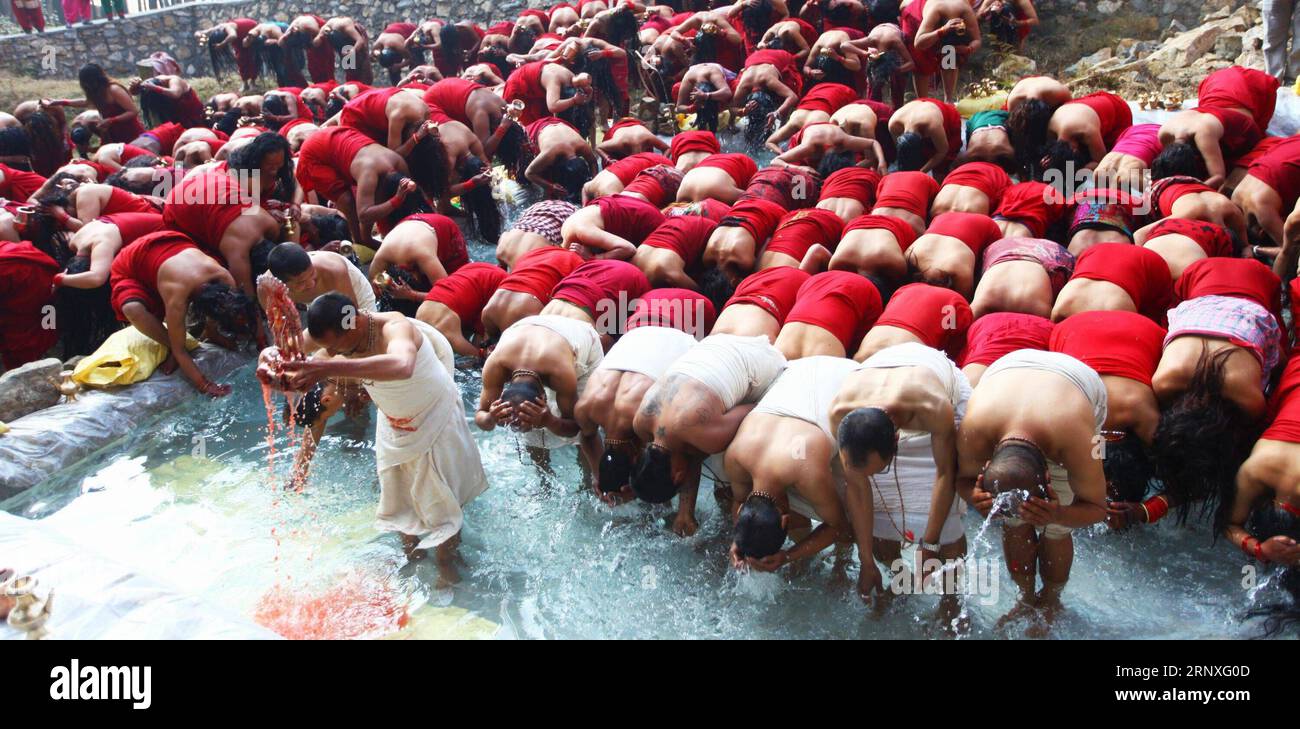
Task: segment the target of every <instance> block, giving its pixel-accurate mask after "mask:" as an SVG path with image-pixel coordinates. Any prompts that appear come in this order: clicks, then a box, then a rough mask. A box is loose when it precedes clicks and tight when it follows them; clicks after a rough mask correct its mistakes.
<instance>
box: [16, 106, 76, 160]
mask: <svg viewBox="0 0 1300 729" xmlns="http://www.w3.org/2000/svg"><path fill="white" fill-rule="evenodd" d="M22 128H23V131H25V132H26V133H27V138H28V140H29V144H30V145H31V158H32V169H34V170H35V171H37V172H40V173H41V174H49V173H51V172H53V171H54V170H56V169H58V168H59V166H60V165H62V164H63V163H64V161H65V159H66V158H65V156H64V155H65V154H66V152H67V150H66V148H65V147H64V144H65V143H64V141H63V132H62V131H60V128H59V124H58V122H57V121H56V120H55V118H54V117H53V116H52V115H50V114H49V113H48V112H44V111H37V112H34V113H33V114H32V115H31V116H29V117H27V119H26V120H24V121H23V127H22Z"/></svg>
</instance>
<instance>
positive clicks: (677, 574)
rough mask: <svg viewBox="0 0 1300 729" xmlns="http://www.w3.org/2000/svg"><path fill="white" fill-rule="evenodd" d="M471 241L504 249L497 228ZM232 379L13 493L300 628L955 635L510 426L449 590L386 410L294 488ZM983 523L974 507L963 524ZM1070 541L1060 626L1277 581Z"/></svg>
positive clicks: (1203, 632)
mask: <svg viewBox="0 0 1300 729" xmlns="http://www.w3.org/2000/svg"><path fill="white" fill-rule="evenodd" d="M763 161H765V160H760V162H763ZM526 202H527V201H520V203H521V204H520V205H519V206H517V207H516V210H517V209H520V208H522V206H523V204H526ZM508 222H509V221H507V223H508ZM471 255H472V257H473V258H474V259H476V260H492V251H491V249H490V248H489V247H488V246H486V245H483V244H482V243H473V242H472V243H471ZM228 381H230V382H232V383H234V384H235V385H236V388H235V393H234V394H233V395H231V396H230V397H228V398H225V399H223V400H219V401H208V400H202V399H199V398H193V399H191V400H190V401H189V402H188V403H187V404H186V405H184V406H183V407H181V408H179V409H177V410H175V411H172V412H169V413H167V414H165V415H162V416H160V417H159V418H158V419H157V420H156V421H155V422H154V423H152V424H151V425H149V426H148V427H146V428H141V429H140V430H139V431H137V432H135V433H134V434H133V435H131V436H130V437H128V438H126V439H124V440H122V441H119V442H117V443H115V444H113V445H112V446H110V447H109V448H107V449H106V450H104V451H101V452H100V453H97V454H96V455H95V456H94V457H92V458H90V459H87V460H86V461H85V462H83V463H81V464H79V465H76V466H73V467H71V468H68V469H66V470H65V471H63V472H61V473H59V474H58V475H56V476H55V477H53V478H51V479H48V480H46V481H45V482H43V483H42V484H40V485H39V486H37V487H35V488H33V489H31V490H29V491H27V492H25V493H23V494H20V495H19V496H16V497H14V498H11V499H9V500H8V501H4V502H0V509H3V510H5V511H8V512H11V513H13V514H16V515H18V516H22V517H26V518H30V519H36V520H40V521H41V522H42V523H44V524H47V525H49V526H51V527H53V528H57V529H58V530H60V531H63V532H66V533H71V534H77V535H81V537H82V538H83V539H84V541H86V542H87V543H90V544H93V545H94V547H95V549H97V550H98V551H101V552H102V553H103V554H104V555H105V556H107V557H109V558H112V559H115V560H117V561H120V562H122V563H124V564H129V565H131V566H132V567H133V568H134V569H136V570H138V571H140V572H142V573H146V574H148V575H150V576H151V577H155V578H158V579H159V580H161V581H164V582H166V583H168V584H171V585H174V586H176V587H177V588H179V589H180V590H183V591H185V592H188V593H191V594H194V595H197V596H198V597H200V598H202V599H204V600H206V601H209V602H211V603H214V604H216V605H219V606H221V607H223V608H225V609H228V610H230V611H232V612H234V613H236V614H239V615H242V616H244V617H247V618H249V619H252V620H255V621H257V622H259V623H261V624H263V625H266V626H268V627H271V628H272V629H274V630H276V631H277V632H279V633H281V634H283V635H286V636H289V637H381V636H388V635H395V636H397V637H488V636H492V637H519V638H602V639H609V638H922V637H933V636H937V635H940V632H939V631H938V630H937V629H936V628H935V626H934V624H933V622H932V621H931V620H930V615H931V614H932V613H933V611H934V608H935V606H936V604H937V598H935V597H933V596H916V597H908V598H903V599H900V600H898V601H896V602H895V603H894V604H893V605H892V606H891V607H890V608H889V609H888V610H887V611H886V612H885V613H884V614H882V615H878V616H871V615H868V611H867V610H866V609H865V608H864V606H862V604H861V603H860V602H859V601H858V600H857V598H856V597H855V596H854V595H853V591H852V589H851V588H848V587H845V586H840V585H837V584H834V583H833V581H832V574H831V569H830V566H831V559H832V558H831V556H830V555H829V553H827V554H825V555H823V556H822V557H821V558H819V559H818V560H815V561H814V563H813V564H812V565H811V566H810V567H809V568H808V569H807V570H805V571H804V573H802V574H800V575H798V576H794V577H790V576H789V575H784V574H783V575H780V576H771V575H739V574H737V573H735V572H734V571H733V570H731V569H730V568H729V567H728V565H727V555H726V552H727V546H728V544H729V541H730V540H729V527H728V524H727V519H726V518H725V517H724V515H723V514H721V513H720V512H719V509H718V507H717V505H716V504H715V503H714V502H713V500H712V499H711V498H710V497H709V496H708V494H709V493H710V488H709V485H708V484H704V485H702V487H701V494H702V496H701V498H700V503H699V522H700V529H699V531H698V533H697V534H696V535H695V536H693V537H691V538H688V539H681V538H678V537H675V536H673V535H672V534H671V532H669V531H668V529H667V526H666V523H667V522H668V521H669V520H670V519H671V514H672V511H671V510H670V509H668V508H665V507H648V506H644V505H627V506H623V507H619V508H618V509H613V510H611V509H609V508H607V507H605V506H603V505H601V504H599V503H598V502H597V501H596V500H595V499H594V498H593V497H592V496H591V495H590V494H589V493H587V492H586V491H585V490H584V489H583V488H582V486H581V473H580V471H579V469H578V468H577V466H576V460H577V452H576V449H574V448H567V449H562V450H560V451H556V452H555V453H554V454H553V458H552V464H553V473H551V474H545V475H544V474H542V473H541V472H539V471H538V469H537V468H536V467H535V466H533V465H532V463H531V462H529V461H528V459H527V457H526V455H524V453H523V451H522V449H521V447H520V446H519V444H518V443H517V441H516V438H515V437H514V436H513V435H511V434H509V433H508V432H505V431H502V430H498V431H496V432H493V433H481V432H478V431H477V430H476V429H473V428H471V430H472V431H473V432H474V433H475V437H476V440H477V442H478V445H479V447H480V450H481V453H482V457H483V461H484V465H485V467H486V470H487V472H488V475H489V479H490V483H491V488H490V489H489V490H488V491H487V492H486V493H485V494H483V495H482V496H480V497H479V498H478V499H477V500H475V501H474V502H473V503H472V504H471V505H470V507H469V508H468V509H467V513H466V529H465V531H464V535H463V536H464V542H463V546H462V548H461V553H462V555H463V557H464V559H465V564H464V566H463V567H462V569H461V573H462V581H461V582H460V583H459V584H458V585H457V586H455V587H454V588H451V589H446V590H440V589H437V588H436V587H435V584H436V581H437V580H436V573H435V571H434V569H433V567H432V565H431V564H428V563H427V562H426V563H415V564H411V563H408V562H407V561H406V559H405V558H404V557H403V554H402V550H401V547H400V545H399V542H398V539H397V537H396V536H395V535H392V534H383V533H379V532H377V531H376V530H375V529H374V528H373V514H374V509H375V504H376V501H377V494H378V485H377V480H376V476H375V468H374V456H373V451H372V438H373V431H374V423H373V415H371V416H370V417H368V418H365V419H363V420H360V421H348V420H346V419H344V418H343V417H342V416H341V415H340V416H336V418H335V420H334V421H332V422H331V424H330V426H329V428H328V429H327V432H326V437H325V439H324V442H323V443H322V445H321V448H320V449H319V452H318V454H317V457H316V462H315V465H314V467H313V471H312V474H313V475H312V478H311V480H310V482H309V485H308V487H307V488H306V490H305V491H304V492H303V493H291V492H285V491H283V490H282V489H281V488H280V487H279V484H280V483H282V482H283V481H284V479H285V476H286V474H287V472H288V468H289V465H290V460H291V459H290V456H289V455H288V452H287V448H288V443H287V442H286V440H285V439H284V438H283V437H282V438H280V439H279V440H278V441H277V443H276V449H277V450H278V455H277V457H276V459H275V465H274V468H273V469H270V468H269V467H268V461H269V456H270V450H271V448H270V446H269V445H268V442H267V439H266V410H265V408H264V405H263V402H262V399H261V393H260V390H259V388H258V386H257V384H256V382H255V380H254V378H253V375H252V369H251V365H250V366H245V367H244V368H242V369H240V370H238V371H237V372H236V373H235V374H234V376H232V377H231V378H230V379H229V380H228ZM457 382H458V384H459V385H460V388H461V392H462V393H463V395H464V398H465V404H466V410H467V412H472V411H473V409H474V407H475V406H476V404H477V393H478V390H479V381H478V375H477V373H476V372H473V371H469V370H463V371H460V372H459V373H458V374H457ZM980 526H981V522H980V520H979V519H978V517H977V516H975V515H974V514H968V515H967V535H968V537H972V536H974V535H975V534H976V533H977V531H978V530H979V528H980ZM998 543H999V534H998V528H997V527H996V526H994V527H992V528H991V529H989V530H988V532H987V534H986V535H985V537H984V538H983V539H981V540H979V541H977V542H973V543H972V554H973V555H974V556H975V557H978V558H980V559H982V560H985V562H984V563H983V564H982V566H981V569H980V572H981V574H982V575H983V576H985V577H987V578H992V579H993V580H994V582H992V586H995V587H997V588H999V589H997V590H996V591H995V592H996V595H995V597H989V596H987V595H981V596H973V597H971V598H969V599H968V600H967V601H966V605H967V609H968V610H969V614H970V617H971V631H970V636H971V637H973V638H993V637H1003V636H1006V637H1018V636H1019V635H1021V634H1022V633H1023V627H1024V626H1023V625H1017V626H1012V628H1011V629H1010V630H1008V631H1005V632H1004V631H999V630H996V629H995V628H994V624H995V622H996V621H997V619H998V618H999V617H1000V616H1001V615H1003V614H1004V613H1006V612H1007V611H1008V610H1009V609H1010V608H1011V607H1012V604H1013V601H1014V597H1015V595H1014V592H1015V591H1014V587H1013V585H1012V584H1011V582H1010V580H1009V578H1008V577H1007V575H1006V572H1005V566H1004V565H1003V563H1002V558H1001V549H1000V547H999V546H998ZM1075 549H1076V559H1075V563H1074V569H1073V574H1072V579H1071V582H1070V585H1069V587H1068V588H1067V590H1066V593H1065V598H1064V599H1065V604H1066V611H1065V613H1064V614H1063V615H1062V617H1061V618H1060V620H1059V622H1058V625H1057V627H1056V629H1055V630H1054V632H1053V635H1054V636H1056V637H1063V638H1223V637H1245V636H1250V635H1254V634H1256V632H1257V630H1258V627H1257V626H1256V625H1254V624H1250V623H1243V622H1242V621H1243V615H1244V613H1245V612H1246V611H1247V610H1248V609H1249V607H1250V606H1251V605H1252V604H1257V603H1258V602H1265V601H1270V600H1271V599H1272V597H1273V596H1272V594H1271V593H1272V591H1271V590H1270V589H1269V587H1268V586H1267V585H1266V584H1265V586H1264V587H1262V588H1260V589H1258V590H1249V589H1247V587H1248V584H1249V583H1248V580H1247V579H1246V578H1247V577H1249V575H1246V574H1244V573H1243V564H1244V560H1243V559H1242V558H1241V557H1239V556H1238V555H1236V554H1234V553H1233V552H1232V550H1230V549H1229V548H1227V547H1225V546H1224V545H1223V544H1222V543H1220V544H1218V545H1214V544H1212V543H1211V540H1210V536H1209V532H1208V529H1206V527H1204V526H1203V525H1195V526H1192V527H1188V528H1179V527H1176V526H1174V525H1173V524H1170V523H1164V524H1161V525H1159V526H1157V527H1154V528H1149V529H1142V530H1138V531H1134V532H1132V533H1128V534H1113V533H1110V532H1108V531H1107V530H1106V529H1105V528H1104V527H1094V528H1092V529H1089V530H1081V532H1080V533H1078V534H1077V535H1076V547H1075ZM850 577H851V578H855V577H856V570H851V573H850ZM1263 577H1264V576H1263V575H1261V576H1260V579H1261V581H1263ZM56 618H57V616H56ZM54 627H55V628H56V629H57V622H56V623H55V624H54Z"/></svg>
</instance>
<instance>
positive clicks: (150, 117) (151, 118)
mask: <svg viewBox="0 0 1300 729" xmlns="http://www.w3.org/2000/svg"><path fill="white" fill-rule="evenodd" d="M144 83H146V84H149V85H150V86H156V87H161V86H162V85H161V84H159V83H157V82H156V81H154V79H146V80H145V81H144ZM139 104H140V116H142V117H144V123H145V126H147V127H150V128H153V127H156V126H158V125H160V124H164V123H166V122H174V121H178V120H177V119H176V113H175V111H174V110H173V107H172V101H171V99H169V98H167V96H165V95H164V94H151V93H147V92H144V91H141V92H140V101H139Z"/></svg>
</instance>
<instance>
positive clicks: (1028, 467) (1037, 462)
mask: <svg viewBox="0 0 1300 729" xmlns="http://www.w3.org/2000/svg"><path fill="white" fill-rule="evenodd" d="M1046 472H1047V457H1046V456H1044V455H1043V452H1042V451H1041V450H1039V449H1038V447H1037V446H1035V445H1033V444H1032V443H1028V442H1025V441H1019V440H1011V441H1004V442H1002V443H999V444H998V445H997V447H996V448H995V449H994V451H993V455H992V456H990V457H989V462H988V465H987V466H985V467H984V484H983V488H984V490H985V491H987V492H989V493H991V494H994V495H997V494H1001V493H1004V492H1006V491H1012V490H1020V491H1028V492H1029V495H1030V496H1038V497H1042V496H1045V495H1046V494H1045V490H1044V488H1043V487H1044V485H1045V484H1043V477H1044V475H1045V474H1046Z"/></svg>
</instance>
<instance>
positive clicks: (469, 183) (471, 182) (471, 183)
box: [460, 177, 478, 195]
mask: <svg viewBox="0 0 1300 729" xmlns="http://www.w3.org/2000/svg"><path fill="white" fill-rule="evenodd" d="M477 186H478V182H477V181H475V179H474V178H473V177H471V178H469V179H468V180H466V181H465V184H463V185H461V187H460V192H461V194H462V195H463V194H465V193H467V192H469V191H470V190H473V189H474V188H475V187H477Z"/></svg>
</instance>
